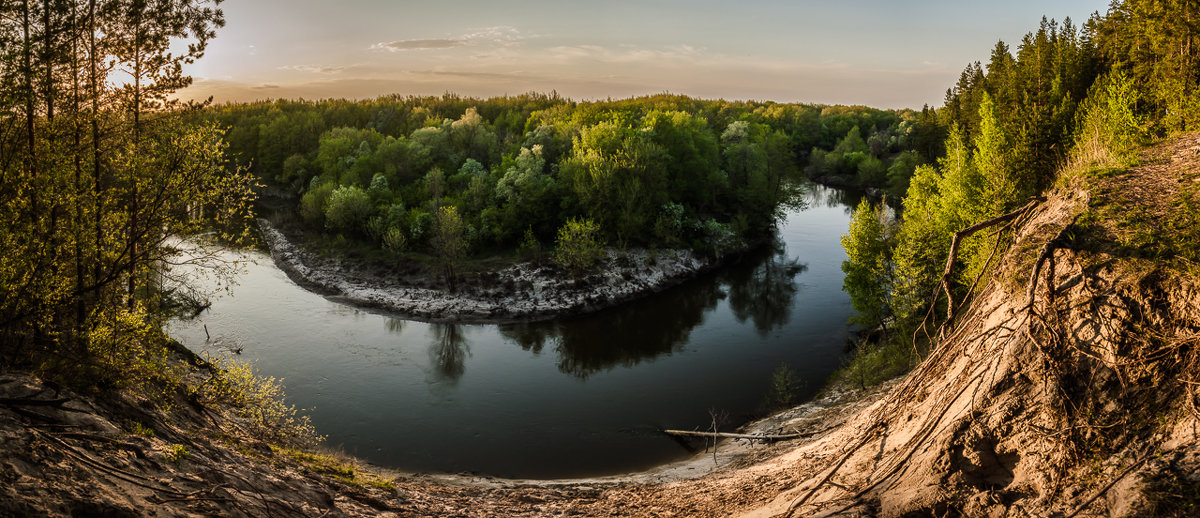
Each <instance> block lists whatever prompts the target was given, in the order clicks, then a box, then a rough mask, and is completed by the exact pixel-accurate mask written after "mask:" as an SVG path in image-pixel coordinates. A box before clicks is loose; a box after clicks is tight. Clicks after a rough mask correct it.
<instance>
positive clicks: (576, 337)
mask: <svg viewBox="0 0 1200 518" xmlns="http://www.w3.org/2000/svg"><path fill="white" fill-rule="evenodd" d="M723 296H724V293H723V292H722V291H721V289H720V286H719V284H718V283H717V282H714V281H712V280H705V281H699V282H694V283H690V284H688V285H686V286H683V287H681V288H679V289H675V290H672V291H670V292H668V293H665V294H663V295H659V296H655V297H650V298H648V299H642V300H638V301H634V302H630V303H628V304H624V305H622V306H620V307H617V308H613V309H610V310H606V311H601V312H599V313H596V314H593V315H589V316H585V317H581V318H575V319H569V320H565V321H557V322H538V323H530V324H513V325H506V326H501V327H500V333H501V334H502V335H504V337H505V338H508V339H509V340H512V341H513V342H516V343H517V345H520V346H521V348H523V349H526V350H529V351H532V352H534V353H539V352H541V351H542V349H543V348H544V347H545V346H546V345H547V344H551V343H552V344H554V350H555V351H556V352H557V353H558V369H559V370H560V371H562V372H564V373H566V374H570V375H572V376H577V377H579V378H587V377H588V376H590V375H592V374H594V373H596V372H600V371H603V370H607V369H611V368H613V367H616V366H623V367H631V366H633V365H636V364H638V363H640V362H642V361H644V360H648V359H652V358H654V357H657V356H659V355H663V354H670V353H672V352H674V351H676V350H678V349H679V348H681V347H682V346H683V345H684V344H686V343H687V342H688V337H689V336H690V335H691V332H692V329H694V328H695V327H696V326H698V325H700V324H701V323H703V322H704V314H705V313H706V312H708V311H709V310H711V309H713V308H715V307H716V305H717V301H718V300H720V299H721V298H722V297H723Z"/></svg>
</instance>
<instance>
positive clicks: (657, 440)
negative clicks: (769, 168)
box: [168, 185, 858, 478]
mask: <svg viewBox="0 0 1200 518" xmlns="http://www.w3.org/2000/svg"><path fill="white" fill-rule="evenodd" d="M803 198H804V202H805V205H806V208H804V209H801V210H792V211H790V212H789V213H788V215H787V218H786V220H785V221H784V222H782V223H781V224H780V227H779V239H778V244H777V246H776V247H775V249H774V250H769V251H763V252H762V253H759V254H754V255H753V256H752V257H748V258H747V259H745V260H743V261H742V262H741V263H739V264H734V265H731V266H728V267H726V268H724V269H722V270H721V271H718V272H716V273H713V274H711V275H708V276H705V277H702V278H699V279H696V280H694V281H691V282H688V283H686V284H684V285H682V286H678V287H676V288H673V289H670V290H668V291H666V292H663V293H660V294H657V295H653V296H651V297H647V298H644V299H640V300H637V301H633V302H630V303H627V304H625V305H622V306H620V307H617V308H612V309H609V310H605V311H601V312H598V313H594V314H590V315H585V316H581V317H574V318H565V319H560V320H555V321H549V322H541V323H533V324H521V325H447V324H429V323H423V322H415V321H409V320H404V319H401V318H393V317H389V316H385V315H381V314H377V313H373V312H369V311H365V310H359V309H355V308H353V307H350V306H345V305H342V304H339V303H335V302H330V301H328V300H326V299H325V298H323V297H322V296H320V295H317V294H314V293H310V292H308V291H305V290H304V289H303V288H300V287H299V286H296V285H295V284H293V283H292V282H291V281H290V280H288V278H287V276H286V275H285V274H284V273H283V272H282V271H280V270H279V269H277V268H275V266H274V264H273V263H272V262H271V260H270V258H269V257H267V256H265V255H262V254H256V255H254V256H253V257H255V258H256V264H251V265H249V267H248V269H247V272H246V273H245V274H244V275H242V276H240V277H239V281H238V285H236V286H234V287H233V288H232V290H231V291H230V292H229V293H226V294H224V295H222V296H220V297H219V298H215V299H214V300H213V305H212V308H211V309H210V311H207V312H205V313H204V314H202V315H201V316H200V318H198V319H196V320H191V321H173V322H171V323H170V324H169V329H168V331H169V333H170V334H171V336H174V337H175V338H176V339H178V340H179V341H181V342H182V343H183V344H185V345H187V346H188V347H189V348H191V349H192V350H194V351H197V352H208V353H209V354H213V355H220V354H227V353H225V351H226V350H227V348H228V347H231V346H236V347H241V348H242V354H241V355H240V356H239V358H240V359H243V360H247V361H250V362H253V363H254V365H255V367H256V369H257V370H258V371H259V372H260V373H261V374H265V375H268V376H274V377H277V378H284V380H285V384H286V386H287V394H288V399H289V402H290V403H293V404H295V405H296V406H297V407H300V408H303V409H306V410H307V414H308V415H309V416H311V418H312V421H313V424H314V425H315V426H316V428H317V431H318V432H319V433H321V434H322V435H325V436H327V437H328V440H327V445H328V446H331V447H334V448H341V449H344V450H345V451H346V452H348V453H350V454H353V455H356V456H359V457H361V458H364V459H366V460H368V461H370V462H373V463H375V464H379V465H383V466H388V467H393V468H397V469H401V470H405V471H411V472H475V473H481V474H487V475H495V476H502V477H520V478H559V477H581V476H593V475H606V474H616V473H623V472H632V471H637V470H641V469H645V468H649V467H652V466H655V465H659V464H663V463H666V462H670V461H673V460H677V459H680V458H684V457H687V456H688V455H689V452H688V451H687V450H686V449H685V448H684V447H683V446H682V445H680V444H679V443H677V442H675V441H674V440H672V439H670V438H669V437H667V436H664V435H662V434H659V433H656V431H657V430H658V429H660V428H678V429H693V428H707V427H708V426H709V423H710V417H709V411H710V410H717V411H719V412H724V413H727V414H728V416H729V419H728V421H727V424H726V426H725V428H724V429H727V430H731V429H732V428H733V427H735V426H736V425H738V424H740V423H742V422H745V421H747V420H749V419H750V418H752V417H753V416H754V414H755V413H756V412H760V411H761V410H762V408H763V403H764V401H765V399H766V397H767V394H768V389H769V385H770V376H771V373H772V372H773V371H774V370H775V369H777V368H778V367H779V366H780V365H781V364H787V365H789V366H790V367H791V368H792V369H793V370H794V371H795V372H796V373H797V374H799V375H800V377H801V378H802V380H803V381H804V389H803V394H802V396H803V397H804V398H809V397H811V396H812V395H813V394H815V393H816V391H818V390H819V389H820V388H821V386H822V384H823V383H824V381H825V380H826V379H827V377H828V376H829V375H830V374H831V373H832V372H833V371H834V370H836V369H837V368H838V367H839V366H840V364H841V362H842V359H843V356H844V351H845V343H846V339H847V335H848V332H849V327H848V325H847V323H846V320H847V318H848V317H849V316H850V313H851V309H850V304H849V299H848V297H847V296H846V294H845V293H843V292H842V290H841V284H842V272H841V269H840V265H841V263H842V261H843V260H844V259H845V253H844V252H843V251H842V248H841V246H840V244H839V237H840V236H841V234H843V233H845V232H846V229H847V225H848V222H849V218H850V211H851V208H852V207H853V204H854V203H856V202H857V201H858V200H857V199H856V198H853V197H852V196H850V195H847V194H844V193H842V192H841V191H835V190H832V189H827V188H823V187H819V186H814V185H810V186H807V187H805V188H804V195H803ZM203 326H207V327H208V330H209V332H210V333H211V335H212V339H211V340H206V337H205V332H204V327H203Z"/></svg>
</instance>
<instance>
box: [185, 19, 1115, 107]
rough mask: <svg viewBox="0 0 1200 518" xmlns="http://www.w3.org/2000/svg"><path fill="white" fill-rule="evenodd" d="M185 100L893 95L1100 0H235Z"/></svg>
mask: <svg viewBox="0 0 1200 518" xmlns="http://www.w3.org/2000/svg"><path fill="white" fill-rule="evenodd" d="M221 7H222V8H223V9H224V10H225V14H226V19H227V21H228V25H227V26H226V27H225V28H224V29H222V30H221V31H219V32H218V36H217V38H216V39H215V40H213V42H212V43H211V44H210V47H209V51H208V53H207V55H206V56H205V57H204V58H203V59H202V60H201V61H200V62H198V63H196V64H195V65H192V66H190V67H189V69H188V72H189V73H191V74H192V75H193V76H194V77H195V78H196V84H195V85H194V86H193V87H191V88H190V89H188V90H186V91H184V92H181V94H182V97H184V98H203V97H207V96H210V95H211V96H213V97H214V98H215V100H216V101H217V102H224V101H247V100H254V99H270V98H299V97H303V98H307V99H318V98H330V97H335V98H370V97H376V96H380V95H387V94H401V95H440V94H442V93H445V92H454V93H458V94H460V95H465V96H480V97H488V96H495V95H505V94H519V93H524V92H528V91H539V92H550V91H551V90H555V91H557V92H558V93H559V94H561V95H563V96H566V97H571V98H575V99H594V98H606V97H613V98H618V97H629V96H634V95H645V94H654V93H661V92H672V93H682V94H687V95H692V96H696V97H702V98H726V99H755V100H775V101H783V102H793V101H799V102H816V103H827V104H867V105H871V106H877V107H883V108H900V107H913V108H919V107H920V106H921V105H922V104H926V103H928V104H930V105H933V106H937V105H940V104H941V102H942V98H943V95H944V93H945V90H946V88H947V87H949V86H951V85H952V84H953V82H954V81H955V80H956V79H957V77H958V74H959V72H960V71H961V70H962V68H963V67H964V66H965V65H966V64H967V63H969V62H970V61H974V60H981V61H986V59H987V57H988V54H989V53H990V51H991V48H992V46H993V45H994V44H995V43H996V41H997V40H1000V39H1004V40H1005V41H1007V42H1009V44H1010V45H1011V46H1013V47H1014V50H1015V47H1016V45H1017V44H1018V43H1019V41H1020V37H1021V36H1022V35H1023V34H1024V33H1025V32H1028V31H1031V30H1034V29H1036V28H1037V24H1038V22H1039V20H1040V19H1041V17H1042V16H1043V15H1046V16H1049V17H1052V18H1058V19H1060V20H1061V19H1063V18H1065V17H1068V16H1069V17H1071V18H1073V19H1074V20H1075V25H1076V26H1080V25H1082V24H1083V22H1084V21H1085V20H1086V18H1087V16H1088V15H1090V13H1092V12H1093V11H1096V10H1104V9H1106V7H1107V2H1105V1H1103V0H1064V1H1057V2H1055V1H1051V2H1037V1H1031V0H1014V1H1011V2H997V3H991V2H978V1H951V0H923V1H909V2H895V1H885V0H845V1H842V2H836V3H834V2H815V1H790V2H788V1H764V0H753V1H743V2H739V3H736V4H733V3H729V2H717V1H692V2H683V1H677V0H672V1H666V0H658V1H653V0H651V1H642V2H628V1H624V0H612V1H608V2H586V3H585V2H569V1H565V0H559V1H554V2H551V1H543V0H530V1H525V2H519V3H517V2H501V1H491V2H485V1H480V0H451V1H446V0H441V1H411V0H408V1H394V2H385V1H379V0H342V1H340V2H325V1H317V0H286V1H285V0H229V1H227V2H225V3H223V4H222V5H221Z"/></svg>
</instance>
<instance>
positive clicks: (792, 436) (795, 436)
mask: <svg viewBox="0 0 1200 518" xmlns="http://www.w3.org/2000/svg"><path fill="white" fill-rule="evenodd" d="M663 433H665V434H667V435H675V436H683V437H709V438H713V437H717V438H723V439H754V440H758V441H785V440H788V439H801V438H804V437H811V436H813V435H816V432H813V433H785V434H777V435H758V434H752V433H726V432H698V431H692V430H663Z"/></svg>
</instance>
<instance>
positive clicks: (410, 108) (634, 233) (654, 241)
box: [204, 94, 941, 262]
mask: <svg viewBox="0 0 1200 518" xmlns="http://www.w3.org/2000/svg"><path fill="white" fill-rule="evenodd" d="M932 113H933V112H932V111H931V110H926V111H925V112H913V111H911V110H900V111H886V110H877V109H871V108H865V107H847V106H820V105H807V104H780V103H771V102H729V101H706V100H698V99H692V98H689V97H686V96H678V95H666V94H664V95H655V96H649V97H640V98H634V99H624V100H606V101H597V102H575V101H571V100H567V99H563V98H560V97H558V96H557V95H556V94H550V95H544V94H525V95H520V96H509V97H498V98H492V99H472V98H462V97H459V96H455V95H449V94H448V95H445V96H442V97H401V96H388V97H382V98H378V99H373V100H368V101H361V102H350V101H343V100H336V101H333V100H331V101H319V102H305V101H272V102H257V103H248V104H232V105H224V106H216V107H213V108H211V109H209V110H208V111H206V112H205V114H204V120H207V121H212V122H215V123H217V124H218V125H220V126H221V127H226V128H228V132H227V134H226V141H227V142H228V144H229V149H230V151H231V156H233V157H235V158H236V160H237V161H238V162H237V163H239V164H241V165H245V166H247V167H249V168H250V170H252V171H254V172H255V173H256V174H257V175H258V176H259V177H260V178H262V179H264V180H265V181H267V182H269V183H272V184H274V185H276V186H279V187H281V188H283V189H285V190H287V191H290V192H291V193H292V194H293V195H295V196H297V197H298V201H297V203H296V205H297V206H298V209H297V210H298V212H299V214H300V216H301V217H302V219H303V221H304V222H305V224H306V225H307V226H308V228H309V229H310V230H316V231H319V232H324V233H328V234H331V235H332V234H336V235H342V236H344V237H347V238H352V239H355V240H358V241H361V242H367V243H371V244H373V245H374V246H377V247H379V248H382V249H386V250H390V251H392V252H396V253H401V254H404V253H409V252H416V253H434V254H435V255H437V256H438V257H440V258H443V259H445V258H446V254H445V252H446V250H445V248H446V246H445V244H446V243H447V239H446V237H447V234H449V235H452V236H459V235H461V243H460V244H461V245H462V247H463V248H465V251H466V252H468V253H475V254H492V253H497V252H502V251H505V250H512V249H514V248H522V249H530V248H540V247H543V246H549V244H551V243H554V242H555V241H556V238H557V236H558V235H559V233H560V231H561V230H563V229H576V230H577V229H584V228H590V229H593V230H592V232H594V233H595V237H596V239H597V240H600V241H604V242H607V243H608V244H611V245H615V246H618V247H622V248H623V247H628V246H648V247H670V248H692V249H694V250H698V251H701V252H704V253H711V254H720V253H722V252H724V251H727V250H729V249H732V248H737V247H741V246H745V245H746V244H754V243H760V242H764V241H765V240H766V239H767V237H768V236H769V235H770V232H771V231H772V225H773V223H774V221H775V219H776V217H777V215H778V211H779V207H780V203H781V202H782V201H783V200H784V199H785V198H786V196H787V187H788V183H787V179H788V177H789V176H791V175H792V174H793V173H795V172H797V171H798V170H799V169H801V168H802V167H803V166H805V165H806V164H807V163H808V161H809V160H810V158H812V159H815V160H819V161H820V163H821V164H822V165H821V166H820V167H819V168H818V169H819V170H814V171H813V172H812V174H813V176H817V177H821V178H824V179H831V178H833V179H835V181H836V179H837V178H841V179H842V183H845V184H853V185H864V186H877V187H888V186H889V185H906V184H907V177H908V176H910V175H911V174H912V172H913V170H914V169H915V167H916V165H917V164H919V163H922V162H924V161H928V160H931V159H932V157H934V156H936V154H935V153H936V149H937V146H940V144H941V141H940V137H937V138H933V139H932V140H931V138H930V136H936V135H939V130H938V129H937V127H936V126H937V125H938V124H939V123H938V121H936V120H935V119H932V118H931V117H930V116H929V115H930V114H932ZM826 150H829V151H828V152H827V151H826ZM814 157H815V158H814ZM826 165H828V167H826ZM572 221H574V222H575V223H576V224H575V225H574V226H571V227H568V224H569V223H570V222H572ZM584 223H586V224H584ZM443 262H445V261H444V260H443Z"/></svg>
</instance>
